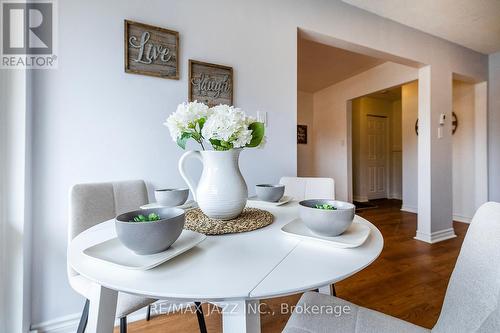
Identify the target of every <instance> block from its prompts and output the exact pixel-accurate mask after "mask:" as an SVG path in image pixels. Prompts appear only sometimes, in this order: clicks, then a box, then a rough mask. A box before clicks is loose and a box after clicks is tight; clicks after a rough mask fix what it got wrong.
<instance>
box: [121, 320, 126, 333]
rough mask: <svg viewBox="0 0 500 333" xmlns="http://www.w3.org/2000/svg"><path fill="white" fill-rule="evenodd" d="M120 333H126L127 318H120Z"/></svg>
mask: <svg viewBox="0 0 500 333" xmlns="http://www.w3.org/2000/svg"><path fill="white" fill-rule="evenodd" d="M120 333H127V317H126V316H125V317H121V318H120Z"/></svg>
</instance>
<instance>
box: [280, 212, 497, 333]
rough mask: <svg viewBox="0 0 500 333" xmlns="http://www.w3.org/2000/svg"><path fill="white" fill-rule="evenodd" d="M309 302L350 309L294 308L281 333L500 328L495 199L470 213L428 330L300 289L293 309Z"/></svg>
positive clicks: (457, 331) (441, 331)
mask: <svg viewBox="0 0 500 333" xmlns="http://www.w3.org/2000/svg"><path fill="white" fill-rule="evenodd" d="M314 305H316V306H319V307H321V306H323V308H326V307H329V308H332V307H335V306H342V307H343V306H347V307H348V308H349V309H350V311H349V313H348V314H347V313H346V312H344V313H342V314H341V315H339V316H336V315H335V314H331V313H330V314H325V313H323V314H311V313H309V314H305V313H299V311H296V312H295V313H293V315H292V317H291V318H290V320H289V321H288V323H287V325H286V327H285V329H284V331H283V332H285V333H305V332H308V333H313V332H345V333H349V332H352V333H354V332H356V333H369V332H385V333H392V332H394V333H405V332H415V333H421V332H432V333H447V332H453V333H461V332H463V333H470V332H477V333H486V332H500V203H495V202H489V203H486V204H484V205H483V206H481V207H480V208H479V209H478V211H477V212H476V214H475V215H474V218H473V219H472V222H471V225H470V227H469V230H468V231H467V235H466V236H465V240H464V242H463V244H462V249H461V251H460V255H459V256H458V260H457V263H456V265H455V269H454V270H453V273H452V275H451V278H450V282H449V284H448V289H447V290H446V296H445V299H444V304H443V308H442V310H441V314H440V316H439V319H438V321H437V323H436V325H435V326H434V327H433V328H432V330H428V329H425V328H422V327H419V326H416V325H413V324H411V323H408V322H406V321H403V320H400V319H397V318H394V317H391V316H388V315H385V314H382V313H380V312H377V311H373V310H370V309H366V308H363V307H360V306H357V305H355V304H352V303H349V302H347V301H344V300H342V299H340V298H336V297H332V296H326V295H321V294H318V293H313V292H308V293H305V294H304V295H303V296H302V298H301V299H300V301H299V303H298V304H297V308H298V309H303V308H304V307H306V306H308V307H309V308H311V306H314ZM337 309H340V308H339V307H337ZM339 313H340V311H339Z"/></svg>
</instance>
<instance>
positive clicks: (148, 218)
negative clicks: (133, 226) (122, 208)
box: [131, 213, 161, 222]
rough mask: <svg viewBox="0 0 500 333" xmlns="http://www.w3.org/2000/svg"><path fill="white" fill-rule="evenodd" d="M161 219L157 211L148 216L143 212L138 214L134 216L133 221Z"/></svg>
mask: <svg viewBox="0 0 500 333" xmlns="http://www.w3.org/2000/svg"><path fill="white" fill-rule="evenodd" d="M159 220H161V217H160V215H158V214H156V213H151V214H149V215H148V216H144V215H142V214H139V215H137V216H136V217H134V220H133V221H131V222H151V221H159Z"/></svg>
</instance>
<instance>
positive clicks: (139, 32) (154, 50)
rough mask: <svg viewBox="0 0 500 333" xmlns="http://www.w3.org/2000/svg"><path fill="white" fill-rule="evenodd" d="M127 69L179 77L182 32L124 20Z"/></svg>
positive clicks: (147, 73)
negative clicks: (180, 34) (180, 33)
mask: <svg viewBox="0 0 500 333" xmlns="http://www.w3.org/2000/svg"><path fill="white" fill-rule="evenodd" d="M125 72H127V73H134V74H143V75H150V76H157V77H161V78H165V79H175V80H178V79H179V33H178V32H177V31H172V30H168V29H163V28H159V27H155V26H152V25H147V24H143V23H138V22H133V21H129V20H125Z"/></svg>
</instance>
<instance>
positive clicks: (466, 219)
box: [453, 215, 472, 224]
mask: <svg viewBox="0 0 500 333" xmlns="http://www.w3.org/2000/svg"><path fill="white" fill-rule="evenodd" d="M453 221H457V222H462V223H469V224H470V222H471V221H472V217H468V216H463V215H453Z"/></svg>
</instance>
